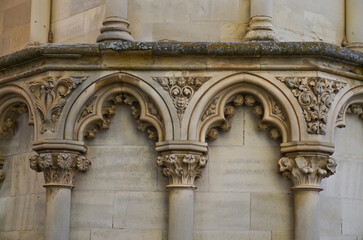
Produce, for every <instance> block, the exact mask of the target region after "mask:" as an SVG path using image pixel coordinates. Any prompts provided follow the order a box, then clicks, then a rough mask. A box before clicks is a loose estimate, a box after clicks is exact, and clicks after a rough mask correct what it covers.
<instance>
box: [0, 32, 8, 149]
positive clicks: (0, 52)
mask: <svg viewBox="0 0 363 240" xmlns="http://www.w3.org/2000/svg"><path fill="white" fill-rule="evenodd" d="M0 46H1V48H0V56H4V55H6V54H9V53H10V33H9V32H8V33H6V34H1V35H0ZM3 154H5V153H3Z"/></svg>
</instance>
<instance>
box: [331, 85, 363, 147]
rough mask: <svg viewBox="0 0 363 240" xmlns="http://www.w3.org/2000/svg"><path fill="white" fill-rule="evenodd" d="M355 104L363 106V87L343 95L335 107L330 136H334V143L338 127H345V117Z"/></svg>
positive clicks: (355, 88)
mask: <svg viewBox="0 0 363 240" xmlns="http://www.w3.org/2000/svg"><path fill="white" fill-rule="evenodd" d="M353 104H361V105H363V86H357V87H354V88H352V89H350V90H348V91H347V92H345V93H344V94H343V96H342V97H341V98H340V99H339V101H338V103H337V104H336V105H335V108H334V111H333V115H332V120H333V121H331V124H330V128H329V129H330V131H331V133H330V136H332V138H333V139H332V142H334V134H335V128H336V127H340V128H342V127H345V125H346V123H345V116H346V113H347V110H348V108H349V107H350V106H351V105H353Z"/></svg>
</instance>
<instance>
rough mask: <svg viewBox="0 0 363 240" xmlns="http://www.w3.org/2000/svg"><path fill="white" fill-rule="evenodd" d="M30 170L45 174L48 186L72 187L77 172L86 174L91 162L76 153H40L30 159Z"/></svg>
mask: <svg viewBox="0 0 363 240" xmlns="http://www.w3.org/2000/svg"><path fill="white" fill-rule="evenodd" d="M29 160H30V168H31V169H33V170H35V171H37V172H43V173H44V179H45V183H46V185H47V184H48V185H52V184H55V185H69V186H71V185H72V179H73V176H74V175H75V173H76V172H77V171H80V172H86V171H87V170H88V168H89V166H90V165H91V162H90V161H89V160H88V159H87V158H85V157H84V156H82V155H80V154H76V153H66V152H62V153H40V154H34V155H32V156H31V157H30V159H29Z"/></svg>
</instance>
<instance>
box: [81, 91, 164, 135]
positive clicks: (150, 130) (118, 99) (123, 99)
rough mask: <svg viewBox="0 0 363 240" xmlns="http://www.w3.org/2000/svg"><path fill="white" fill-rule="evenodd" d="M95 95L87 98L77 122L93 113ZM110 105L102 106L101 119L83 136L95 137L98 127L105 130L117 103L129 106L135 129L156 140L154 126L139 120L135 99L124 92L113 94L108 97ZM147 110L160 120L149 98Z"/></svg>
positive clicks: (114, 112)
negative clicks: (87, 100) (134, 120)
mask: <svg viewBox="0 0 363 240" xmlns="http://www.w3.org/2000/svg"><path fill="white" fill-rule="evenodd" d="M96 99H97V96H94V97H93V98H91V99H90V100H89V102H88V103H87V104H86V106H85V107H84V109H83V110H82V112H81V115H80V118H79V119H78V122H81V121H82V120H84V119H86V118H87V117H88V116H90V115H92V114H94V113H95V107H96V106H95V104H96ZM110 102H111V105H110V106H108V107H104V108H103V111H102V120H101V121H99V123H98V126H96V127H93V128H91V129H88V130H86V133H85V138H87V139H94V138H96V135H97V132H98V128H100V129H102V130H107V129H108V128H109V125H110V124H111V117H112V116H114V115H115V114H116V105H118V104H123V103H125V104H127V105H129V106H130V109H131V115H132V116H133V117H134V118H135V119H136V124H137V129H138V130H140V131H143V132H146V133H147V135H148V138H149V139H151V140H154V141H156V140H157V139H158V133H157V131H156V129H155V127H154V126H153V125H152V124H150V123H148V122H145V121H142V120H140V112H141V109H140V104H139V103H138V102H137V99H136V98H135V97H133V96H131V95H129V94H126V93H120V94H116V95H114V96H113V97H112V98H111V99H110ZM146 107H147V112H148V114H150V115H152V116H154V117H155V118H156V119H158V120H159V121H161V116H160V114H159V111H158V110H157V109H156V107H155V106H154V104H153V103H151V101H150V100H147V103H146Z"/></svg>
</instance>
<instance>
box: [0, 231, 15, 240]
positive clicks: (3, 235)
mask: <svg viewBox="0 0 363 240" xmlns="http://www.w3.org/2000/svg"><path fill="white" fill-rule="evenodd" d="M0 239H2V240H19V231H13V232H0Z"/></svg>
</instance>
